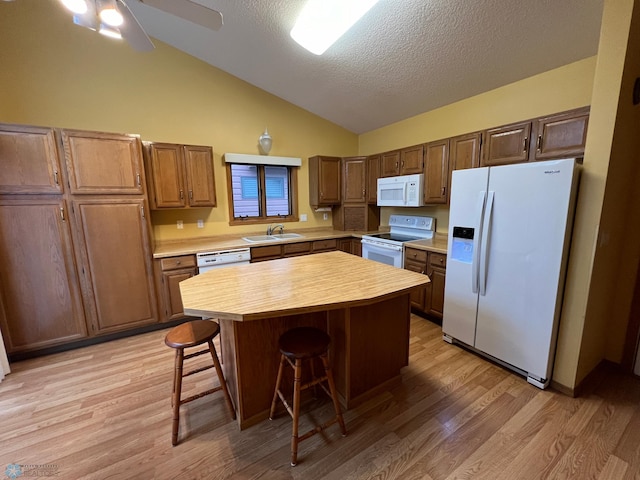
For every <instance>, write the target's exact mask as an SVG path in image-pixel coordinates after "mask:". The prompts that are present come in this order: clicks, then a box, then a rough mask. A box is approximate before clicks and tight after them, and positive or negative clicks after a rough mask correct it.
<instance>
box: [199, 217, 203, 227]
mask: <svg viewBox="0 0 640 480" xmlns="http://www.w3.org/2000/svg"><path fill="white" fill-rule="evenodd" d="M198 228H204V220H202V219H198Z"/></svg>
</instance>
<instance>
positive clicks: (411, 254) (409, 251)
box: [404, 248, 427, 265]
mask: <svg viewBox="0 0 640 480" xmlns="http://www.w3.org/2000/svg"><path fill="white" fill-rule="evenodd" d="M404 258H405V259H406V260H413V261H414V262H419V263H423V264H425V265H426V264H427V252H426V251H425V250H417V249H415V248H406V249H405V251H404Z"/></svg>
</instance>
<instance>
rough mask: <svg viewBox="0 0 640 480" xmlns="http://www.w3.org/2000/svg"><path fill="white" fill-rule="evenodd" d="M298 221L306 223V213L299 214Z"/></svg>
mask: <svg viewBox="0 0 640 480" xmlns="http://www.w3.org/2000/svg"><path fill="white" fill-rule="evenodd" d="M300 221H301V222H306V221H307V214H306V213H301V214H300Z"/></svg>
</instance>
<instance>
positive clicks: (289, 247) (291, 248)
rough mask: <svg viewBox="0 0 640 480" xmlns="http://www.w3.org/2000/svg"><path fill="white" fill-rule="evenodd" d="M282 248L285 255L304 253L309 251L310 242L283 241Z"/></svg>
mask: <svg viewBox="0 0 640 480" xmlns="http://www.w3.org/2000/svg"><path fill="white" fill-rule="evenodd" d="M282 250H283V252H284V254H285V255H304V254H305V253H310V252H311V242H299V243H285V244H284V245H283V246H282Z"/></svg>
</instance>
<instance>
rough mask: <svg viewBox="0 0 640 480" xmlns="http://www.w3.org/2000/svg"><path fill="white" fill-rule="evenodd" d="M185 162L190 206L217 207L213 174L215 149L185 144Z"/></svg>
mask: <svg viewBox="0 0 640 480" xmlns="http://www.w3.org/2000/svg"><path fill="white" fill-rule="evenodd" d="M183 149H184V162H185V171H186V174H187V192H188V194H189V199H188V200H189V206H190V207H215V206H216V184H215V178H214V174H213V149H212V148H211V147H200V146H195V145H185V146H184V147H183Z"/></svg>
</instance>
